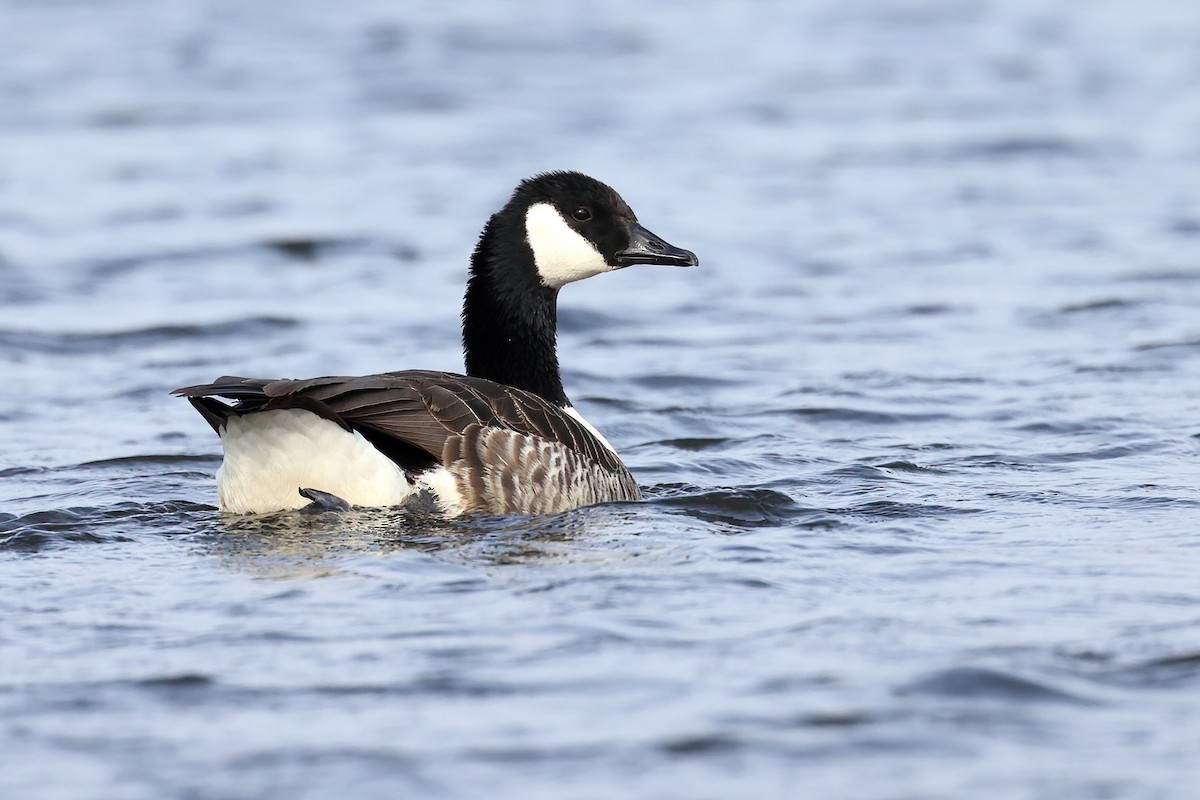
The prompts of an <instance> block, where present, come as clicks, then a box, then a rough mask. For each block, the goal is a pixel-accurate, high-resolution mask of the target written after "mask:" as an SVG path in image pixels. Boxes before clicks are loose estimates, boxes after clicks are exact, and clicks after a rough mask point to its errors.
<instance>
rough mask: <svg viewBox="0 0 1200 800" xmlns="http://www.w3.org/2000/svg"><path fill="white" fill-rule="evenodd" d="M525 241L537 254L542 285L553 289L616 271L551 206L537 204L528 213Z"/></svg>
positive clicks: (535, 257) (536, 262)
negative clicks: (602, 273)
mask: <svg viewBox="0 0 1200 800" xmlns="http://www.w3.org/2000/svg"><path fill="white" fill-rule="evenodd" d="M525 240H526V241H527V242H529V247H530V249H532V250H533V261H534V263H535V264H536V265H537V271H538V274H539V275H541V276H542V283H544V284H546V285H547V286H549V287H550V288H552V289H557V288H559V287H560V286H563V285H564V284H568V283H570V282H572V281H579V280H583V279H584V278H590V277H592V276H593V275H599V274H600V273H601V272H608V271H609V270H611V269H612V267H611V266H609V265H608V263H607V262H605V260H604V256H602V255H600V251H599V250H597V249H596V248H595V246H594V245H593V244H592V243H591V242H589V241H588V240H587V239H585V238H584V237H583V236H580V235H579V234H578V233H576V232H575V230H574V229H573V228H571V226H570V225H568V224H567V221H566V220H564V219H563V218H562V215H561V214H559V213H558V209H556V208H555V207H554V206H552V205H550V204H549V203H534V204H533V205H532V206H530V207H529V210H528V211H526V212H525Z"/></svg>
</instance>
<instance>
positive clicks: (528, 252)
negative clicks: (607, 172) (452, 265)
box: [463, 172, 697, 406]
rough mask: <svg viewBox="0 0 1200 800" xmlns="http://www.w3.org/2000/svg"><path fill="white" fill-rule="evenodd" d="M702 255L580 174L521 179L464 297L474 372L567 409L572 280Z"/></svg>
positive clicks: (478, 254) (485, 237)
mask: <svg viewBox="0 0 1200 800" xmlns="http://www.w3.org/2000/svg"><path fill="white" fill-rule="evenodd" d="M696 263H697V261H696V256H695V254H693V253H691V252H688V251H687V250H681V249H679V248H678V247H672V246H671V245H669V244H667V243H666V242H664V241H663V240H662V239H660V238H658V237H657V236H655V235H654V234H652V233H650V231H648V230H646V229H645V228H643V227H642V226H641V225H639V224H638V221H637V216H636V215H634V213H633V211H632V210H631V209H630V208H629V205H628V204H627V203H626V202H625V201H624V200H622V199H621V196H620V195H619V194H617V193H616V192H614V191H613V190H612V189H610V188H609V187H608V186H605V185H604V184H603V183H601V182H600V181H598V180H595V179H594V178H589V177H588V176H586V175H581V174H580V173H578V172H549V173H546V174H545V175H538V176H537V177H535V178H530V179H529V180H527V181H524V182H522V183H521V185H520V186H518V187H517V189H516V191H514V192H513V196H512V198H511V199H510V200H509V201H508V203H506V204H505V206H504V208H502V209H500V210H499V211H497V212H496V213H495V214H494V215H492V218H491V219H490V220H488V223H487V226H486V227H485V228H484V229H483V234H482V235H481V236H480V237H479V243H478V244H477V245H476V246H475V253H474V255H472V256H471V276H470V279H469V280H468V281H467V293H466V297H465V298H464V299H463V349H464V351H465V355H466V366H467V374H469V375H473V376H475V377H478V378H487V379H489V380H493V381H497V382H499V383H503V384H506V385H508V386H515V387H516V388H518V389H524V390H526V391H530V392H534V393H535V394H538V395H540V396H541V397H543V398H545V399H546V400H548V401H550V402H552V403H554V404H556V405H559V406H565V405H567V396H566V394H564V393H563V386H562V377H561V375H560V374H559V369H558V351H557V326H558V322H557V301H558V290H559V288H561V287H562V286H563V285H564V284H567V283H570V282H572V281H577V280H581V279H583V278H588V277H591V276H592V275H598V274H600V273H601V272H611V271H613V270H616V269H621V268H622V267H627V266H629V265H631V264H669V265H676V266H684V267H688V266H695V265H696Z"/></svg>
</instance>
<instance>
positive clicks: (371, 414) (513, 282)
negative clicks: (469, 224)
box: [173, 172, 698, 515]
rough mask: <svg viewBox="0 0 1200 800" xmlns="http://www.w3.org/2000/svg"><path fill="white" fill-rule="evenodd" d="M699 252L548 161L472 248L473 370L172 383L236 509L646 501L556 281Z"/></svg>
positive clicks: (500, 508)
mask: <svg viewBox="0 0 1200 800" xmlns="http://www.w3.org/2000/svg"><path fill="white" fill-rule="evenodd" d="M697 263H698V260H697V258H696V256H695V254H693V253H692V252H690V251H688V250H683V249H681V248H678V247H674V246H672V245H670V244H667V243H666V242H665V241H664V240H662V239H661V238H659V237H657V236H655V235H654V234H652V233H651V232H650V231H648V230H646V229H645V228H644V227H642V226H641V224H640V223H639V222H638V220H637V216H636V215H635V214H634V213H633V211H632V210H631V209H630V208H629V206H628V204H626V202H625V201H624V200H623V199H622V198H621V196H620V195H618V194H617V193H616V192H615V191H614V190H613V189H611V188H610V187H608V186H607V185H605V184H603V183H601V182H600V181H598V180H595V179H594V178H590V177H588V176H586V175H583V174H581V173H578V172H551V173H546V174H542V175H538V176H536V177H534V178H530V179H528V180H526V181H523V182H522V183H521V184H520V185H519V186H518V187H517V188H516V190H515V191H514V192H513V195H512V197H511V199H510V200H509V201H508V203H507V204H506V205H505V206H504V207H503V208H502V209H500V210H499V211H498V212H496V213H495V214H494V215H492V217H491V219H489V220H488V222H487V224H486V226H485V227H484V229H483V232H482V234H481V235H480V237H479V242H478V244H477V245H476V247H475V250H474V253H473V254H472V256H471V265H470V274H469V277H468V280H467V289H466V294H465V297H464V301H463V310H462V330H463V350H464V355H465V362H466V374H465V375H460V374H456V373H450V372H435V371H428V370H405V371H401V372H388V373H382V374H378V375H367V376H363V377H324V378H312V379H308V380H288V379H280V380H274V379H259V378H242V377H234V376H225V377H221V378H218V379H217V380H215V381H213V382H212V383H207V384H200V385H197V386H188V387H184V388H182V389H176V390H175V391H174V392H173V394H176V395H182V396H184V397H187V398H188V399H189V400H190V401H191V403H192V405H193V406H195V408H196V410H197V411H199V412H200V414H201V415H202V416H203V417H204V419H205V420H206V421H207V422H208V424H209V425H210V426H212V428H213V430H214V431H215V432H216V433H217V434H218V436H220V438H221V442H222V446H223V448H224V460H223V462H222V465H221V467H220V469H219V470H218V471H217V493H218V498H219V503H220V507H221V510H222V511H226V512H230V513H236V514H247V513H267V512H273V511H283V510H290V509H298V508H303V507H305V506H306V505H309V504H310V503H312V504H313V505H314V506H316V507H318V508H331V509H340V508H345V507H347V506H367V507H385V506H396V505H401V504H404V503H407V502H408V501H410V500H411V499H412V498H413V497H414V496H415V495H417V494H419V493H428V494H431V495H432V497H433V498H434V500H435V501H436V503H437V504H438V506H439V507H440V509H441V510H442V511H443V512H444V513H446V514H448V515H459V514H468V513H486V514H549V513H557V512H560V511H565V510H568V509H571V508H577V507H579V506H585V505H592V504H595V503H603V502H610V501H616V500H638V499H640V498H641V492H640V490H639V489H638V485H637V482H636V481H635V480H634V478H633V476H632V475H631V474H630V472H629V470H628V469H627V468H626V467H625V464H624V463H623V462H622V461H621V459H620V457H619V456H618V455H617V453H616V451H615V450H613V448H612V446H611V445H610V444H609V443H608V442H607V440H605V439H604V437H603V436H602V435H601V434H600V433H599V432H598V431H597V430H596V429H595V428H593V427H592V426H591V425H590V424H589V423H588V422H587V421H586V420H585V419H584V418H583V417H582V416H580V415H579V413H578V412H577V411H575V409H574V408H573V407H572V405H571V403H570V401H569V400H568V398H567V395H566V393H565V390H564V388H563V384H562V376H561V373H560V371H559V364H558V349H557V304H558V292H559V290H560V289H561V288H562V287H563V286H565V285H566V284H568V283H573V282H575V281H578V280H582V279H584V278H588V277H591V276H593V275H598V274H600V273H603V272H611V271H613V270H617V269H622V268H624V267H627V266H631V265H634V264H660V265H668V266H695V265H696V264H697Z"/></svg>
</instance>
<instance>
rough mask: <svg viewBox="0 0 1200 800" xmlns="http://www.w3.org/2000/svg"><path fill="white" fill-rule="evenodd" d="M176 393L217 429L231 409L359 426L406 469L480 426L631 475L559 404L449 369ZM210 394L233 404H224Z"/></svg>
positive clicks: (438, 455) (435, 457) (438, 456)
mask: <svg viewBox="0 0 1200 800" xmlns="http://www.w3.org/2000/svg"><path fill="white" fill-rule="evenodd" d="M173 394H177V395H182V396H184V397H187V398H189V399H191V400H192V403H193V404H194V405H196V407H197V408H198V409H199V410H200V412H201V413H202V414H204V416H205V418H206V419H207V420H208V421H209V423H210V424H211V425H212V426H213V428H214V429H218V430H219V428H220V426H221V424H222V422H223V420H224V418H225V417H227V416H228V415H229V414H246V413H253V412H255V411H265V410H269V409H276V408H305V409H308V410H311V411H313V412H314V413H317V414H319V415H320V416H323V417H326V418H328V419H331V420H333V421H335V422H337V423H338V424H340V425H342V426H343V427H346V428H347V429H351V430H358V431H360V432H361V433H363V435H364V436H366V437H367V438H368V439H370V440H371V441H372V443H374V444H376V445H377V446H379V447H380V450H381V451H383V452H384V453H385V454H386V455H388V456H389V457H391V458H393V460H395V461H397V463H400V465H401V466H403V467H405V468H406V469H416V468H418V467H420V466H421V465H420V464H419V463H416V462H419V461H420V460H421V459H420V458H416V459H414V455H415V454H414V453H413V452H411V449H412V448H416V450H418V451H420V453H421V454H423V455H424V457H425V459H426V460H427V461H430V462H432V461H437V462H441V461H442V458H443V454H444V452H445V448H446V443H447V441H448V440H449V439H450V438H451V437H459V436H463V435H464V434H465V433H466V432H467V430H468V429H469V428H471V426H479V427H480V428H483V429H488V428H498V429H502V430H509V431H513V432H515V433H518V434H522V435H524V436H527V437H531V438H533V439H536V440H539V441H544V442H550V443H557V444H558V445H561V446H562V447H564V448H566V450H567V451H570V452H571V453H573V454H574V455H575V456H577V457H579V458H581V459H583V462H582V463H588V464H590V465H594V467H595V468H596V469H598V470H600V471H601V472H603V473H611V474H617V475H621V476H628V475H629V473H628V470H627V469H626V468H625V465H624V464H623V463H621V460H620V458H618V457H617V455H616V454H615V453H613V452H612V451H611V450H609V449H608V448H607V447H605V446H604V445H603V444H602V443H601V442H600V441H599V439H597V438H596V436H595V435H593V434H592V432H591V431H589V430H588V429H587V428H585V427H584V426H583V425H582V424H580V423H579V421H578V420H576V419H575V418H574V417H571V416H570V415H568V414H566V413H564V412H563V411H562V409H560V408H557V407H556V406H554V405H553V404H551V403H549V402H547V401H546V400H543V399H542V398H540V397H538V396H537V395H535V394H532V393H530V392H524V391H521V390H520V389H514V388H512V387H510V386H504V385H502V384H499V383H495V382H494V381H489V380H484V379H482V378H472V377H469V376H466V375H458V374H454V373H450V372H433V371H425V370H408V371H405V372H389V373H383V374H379V375H367V376H365V377H360V378H350V377H328V378H311V379H308V380H261V379H255V378H239V377H233V376H225V377H222V378H218V379H217V380H216V381H214V382H212V383H210V384H202V385H198V386H188V387H184V388H182V389H176V390H175V391H174V392H173ZM213 397H224V398H228V399H231V400H235V401H237V402H236V403H235V404H233V405H226V404H224V403H220V402H219V401H216V400H213V399H211V398H213ZM629 480H630V481H632V477H630V478H629ZM636 485H637V484H636V483H634V484H633V486H634V487H635V488H636Z"/></svg>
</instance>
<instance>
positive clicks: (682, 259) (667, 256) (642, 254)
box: [616, 222, 700, 267]
mask: <svg viewBox="0 0 1200 800" xmlns="http://www.w3.org/2000/svg"><path fill="white" fill-rule="evenodd" d="M616 260H617V265H618V266H621V267H628V266H631V265H633V264H661V265H663V266H668V267H694V266H696V265H698V264H699V263H700V260H699V259H698V258H696V254H695V253H693V252H692V251H691V250H684V249H683V248H682V247H675V246H674V245H672V244H668V243H667V242H666V241H664V240H663V239H662V238H661V237H659V236H655V235H654V234H653V233H651V232H650V231H648V230H646V229H645V228H643V227H642V226H641V225H639V224H638V223H636V222H631V223H629V246H628V247H626V248H625V249H624V250H621V251H619V252H618V253H617V257H616Z"/></svg>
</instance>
